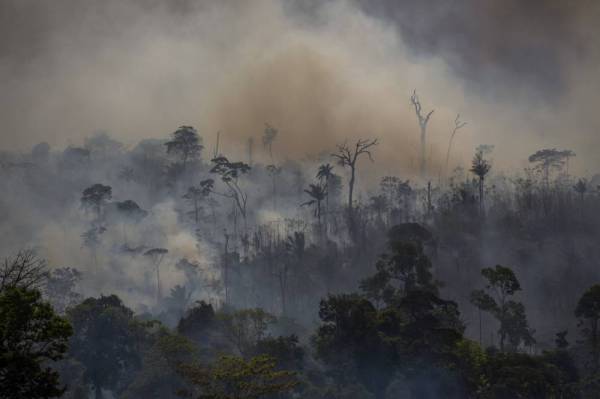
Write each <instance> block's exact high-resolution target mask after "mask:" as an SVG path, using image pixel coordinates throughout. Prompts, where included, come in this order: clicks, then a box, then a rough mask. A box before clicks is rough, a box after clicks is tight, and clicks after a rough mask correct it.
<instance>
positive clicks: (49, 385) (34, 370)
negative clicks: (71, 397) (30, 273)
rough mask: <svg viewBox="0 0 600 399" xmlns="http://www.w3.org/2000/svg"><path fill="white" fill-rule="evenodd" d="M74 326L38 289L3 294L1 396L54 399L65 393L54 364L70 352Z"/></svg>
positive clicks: (0, 299)
mask: <svg viewBox="0 0 600 399" xmlns="http://www.w3.org/2000/svg"><path fill="white" fill-rule="evenodd" d="M71 334H72V329H71V325H70V324H69V322H68V321H66V320H65V319H63V318H61V317H59V316H57V315H56V314H55V313H54V310H53V309H52V306H50V304H49V303H47V302H44V301H43V300H42V296H41V294H40V292H39V291H37V290H35V289H33V290H32V289H26V288H18V287H16V286H11V287H9V288H6V289H3V290H2V291H0V397H2V398H6V399H24V398H28V399H36V398H40V399H42V398H55V397H59V396H61V395H62V394H63V392H64V391H65V389H64V388H62V387H61V386H60V381H59V374H58V372H56V371H55V370H53V369H52V367H51V365H52V362H54V361H57V360H60V359H62V358H63V355H64V354H65V352H66V351H67V343H68V340H69V336H70V335H71Z"/></svg>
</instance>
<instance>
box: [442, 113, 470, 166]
mask: <svg viewBox="0 0 600 399" xmlns="http://www.w3.org/2000/svg"><path fill="white" fill-rule="evenodd" d="M466 125H467V122H461V120H460V114H456V118H455V119H454V128H453V129H452V134H451V135H450V140H448V151H447V152H446V167H445V169H444V171H445V172H444V173H445V174H447V173H448V162H449V161H450V150H452V143H453V142H454V136H456V132H458V131H459V130H460V129H462V128H463V127H465V126H466Z"/></svg>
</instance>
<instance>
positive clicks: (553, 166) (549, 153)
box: [529, 148, 575, 187]
mask: <svg viewBox="0 0 600 399" xmlns="http://www.w3.org/2000/svg"><path fill="white" fill-rule="evenodd" d="M574 156H575V153H574V152H573V151H571V150H557V149H556V148H550V149H548V148H546V149H543V150H539V151H537V152H535V153H534V154H531V155H530V156H529V162H531V163H533V164H535V168H536V169H537V170H539V171H540V172H541V173H542V177H543V179H544V183H545V185H546V187H549V185H550V173H551V172H552V171H553V170H561V169H562V168H563V166H564V165H565V164H566V163H567V161H568V160H569V158H571V157H574Z"/></svg>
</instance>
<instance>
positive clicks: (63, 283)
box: [44, 267, 81, 314]
mask: <svg viewBox="0 0 600 399" xmlns="http://www.w3.org/2000/svg"><path fill="white" fill-rule="evenodd" d="M79 280H81V272H79V270H77V269H74V268H70V267H61V268H58V269H54V270H52V272H51V273H50V274H49V275H48V278H47V279H46V286H45V288H44V294H45V295H46V296H47V297H48V299H49V301H50V303H51V304H52V307H54V310H55V311H57V312H58V313H59V314H64V313H65V311H66V310H67V308H68V307H70V306H73V305H75V304H77V303H79V302H80V300H81V294H79V293H78V292H75V291H73V289H74V288H75V286H76V285H77V283H78V282H79Z"/></svg>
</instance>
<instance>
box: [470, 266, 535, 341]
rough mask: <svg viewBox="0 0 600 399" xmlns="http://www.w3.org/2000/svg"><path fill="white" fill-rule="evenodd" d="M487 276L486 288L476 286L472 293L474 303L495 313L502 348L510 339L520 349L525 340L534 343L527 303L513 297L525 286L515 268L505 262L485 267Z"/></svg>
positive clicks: (484, 271) (486, 310) (482, 272)
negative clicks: (525, 305) (507, 265)
mask: <svg viewBox="0 0 600 399" xmlns="http://www.w3.org/2000/svg"><path fill="white" fill-rule="evenodd" d="M481 274H482V276H483V277H484V278H485V279H486V280H487V285H486V290H487V291H488V292H491V293H492V295H490V294H488V293H487V292H486V291H484V290H475V291H473V292H472V293H471V303H473V304H474V305H475V306H477V307H478V308H479V309H481V310H482V311H485V312H489V313H491V314H492V315H493V316H494V317H495V318H496V320H498V322H499V323H500V329H499V330H498V335H499V336H500V351H502V352H504V350H505V343H506V340H507V339H508V342H509V344H510V348H511V350H513V351H514V350H516V349H517V348H518V347H519V345H520V344H521V343H523V344H524V345H526V346H531V345H533V344H534V343H535V339H534V338H533V330H531V329H530V328H529V324H528V323H527V316H526V315H525V307H524V306H523V304H522V303H520V302H516V301H514V300H512V299H510V298H511V297H512V296H513V295H515V294H516V293H517V291H520V290H521V285H520V284H519V280H517V277H516V276H515V274H514V272H513V271H512V270H511V269H510V268H508V267H504V266H501V265H496V267H494V268H485V269H483V270H481Z"/></svg>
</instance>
